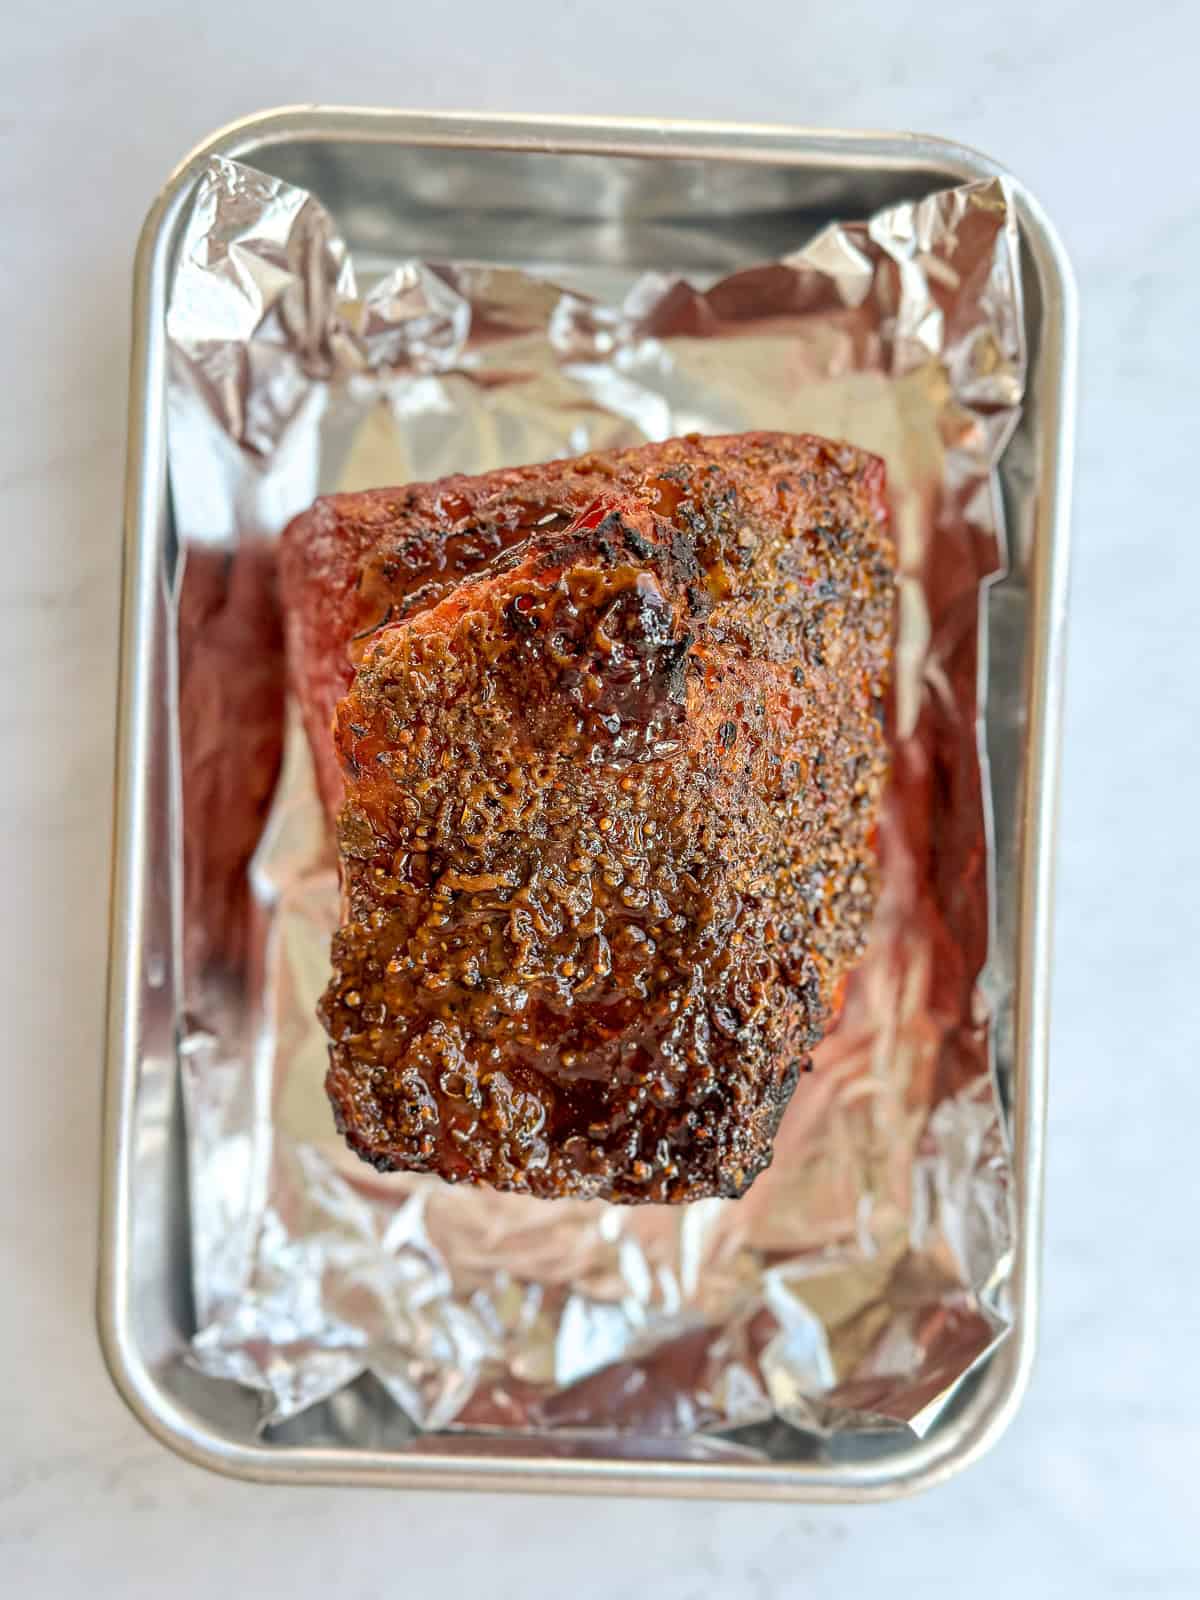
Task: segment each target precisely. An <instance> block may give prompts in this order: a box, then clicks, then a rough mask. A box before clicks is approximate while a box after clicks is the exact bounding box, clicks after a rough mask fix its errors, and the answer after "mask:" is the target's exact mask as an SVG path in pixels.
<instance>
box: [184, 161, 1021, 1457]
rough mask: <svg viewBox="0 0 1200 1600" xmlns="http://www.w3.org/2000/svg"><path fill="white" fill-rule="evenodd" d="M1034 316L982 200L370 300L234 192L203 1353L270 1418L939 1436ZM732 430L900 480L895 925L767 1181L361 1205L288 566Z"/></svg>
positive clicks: (787, 1126)
mask: <svg viewBox="0 0 1200 1600" xmlns="http://www.w3.org/2000/svg"><path fill="white" fill-rule="evenodd" d="M601 283H602V284H603V286H604V288H603V292H598V288H597V286H598V285H599V284H601ZM1022 329H1023V322H1022V316H1021V306H1020V275H1019V265H1018V246H1017V233H1016V225H1015V221H1014V217H1013V214H1012V210H1011V207H1010V203H1009V198H1008V195H1007V193H1006V191H1005V188H1004V185H1003V184H1002V183H1000V182H993V183H983V184H975V185H969V186H965V187H962V188H958V189H953V190H949V191H945V192H942V193H938V194H933V195H931V196H929V197H928V198H927V199H925V200H922V201H921V202H920V203H918V204H910V205H902V206H897V207H894V208H892V209H889V210H886V211H883V212H880V213H879V214H878V215H876V216H875V217H873V218H872V219H870V220H869V221H867V222H854V223H848V224H845V225H835V226H829V227H826V228H824V229H823V230H822V231H821V232H820V233H819V234H818V235H817V236H816V237H815V238H812V239H810V240H808V241H807V242H805V241H803V240H798V241H797V249H796V251H795V253H794V254H790V255H788V256H786V257H784V258H783V259H780V260H775V261H768V262H764V263H762V264H761V265H757V266H753V267H750V268H747V269H744V270H741V271H737V272H735V273H733V274H732V275H730V276H727V277H724V278H722V279H721V280H719V281H716V282H695V281H692V282H689V281H685V280H684V279H683V278H681V277H677V276H671V275H669V274H663V273H657V272H656V273H647V274H642V275H640V276H635V275H633V274H630V276H629V278H628V281H625V282H621V283H619V284H617V285H616V286H615V288H614V274H613V270H612V268H611V267H608V268H606V269H605V271H604V273H603V275H602V276H600V275H589V274H588V273H587V272H586V271H575V272H572V273H569V274H561V273H560V274H559V275H558V277H557V280H556V281H554V282H550V281H548V280H547V279H546V278H545V277H542V276H539V275H538V274H537V273H535V272H532V271H527V270H522V269H521V267H520V266H519V265H513V266H508V267H501V266H496V265H485V264H480V263H473V262H469V261H449V262H447V261H443V262H424V261H415V260H414V261H401V262H397V263H395V264H394V265H392V266H390V267H389V268H388V269H386V270H383V271H374V272H372V273H371V274H370V276H369V277H367V276H366V275H363V277H362V278H361V280H360V279H356V275H355V272H354V269H353V265H352V263H351V261H350V259H349V254H348V252H347V249H346V247H345V245H344V244H343V243H342V241H341V240H340V239H339V238H338V237H337V234H336V230H335V228H334V226H333V224H332V222H331V221H330V218H329V217H328V215H327V214H326V213H325V211H324V210H323V209H322V207H321V206H320V204H319V203H318V201H317V200H316V199H315V198H314V197H312V196H310V195H308V194H306V193H304V192H302V191H299V190H296V189H294V188H291V187H289V186H288V185H286V184H284V183H282V182H280V181H278V180H276V179H274V178H269V177H267V176H265V175H263V174H261V173H257V172H255V171H252V170H250V169H248V168H245V167H241V166H238V165H237V164H235V163H233V162H229V161H225V160H216V161H214V162H212V164H211V166H210V168H209V169H208V171H207V173H206V175H205V177H204V179H203V181H202V183H201V185H200V189H199V194H198V198H197V200H196V204H195V209H194V213H193V216H192V219H191V223H190V227H189V229H188V232H187V236H186V239H185V242H184V246H183V249H182V250H181V253H180V257H179V260H178V263H177V268H176V272H175V278H174V284H173V290H172V294H171V298H170V309H169V315H168V336H169V343H170V348H171V357H172V366H171V380H170V444H169V470H170V480H171V490H172V498H173V505H174V511H175V521H176V528H177V533H178V540H179V548H180V552H181V557H182V559H181V563H180V572H179V574H177V576H176V581H175V588H174V594H175V605H176V615H177V617H178V624H179V626H178V659H177V663H176V674H175V676H176V683H175V686H174V692H175V695H176V703H177V707H178V717H177V725H178V730H179V750H178V766H177V771H178V776H179V784H178V790H179V806H180V821H181V827H180V829H179V835H178V836H179V840H180V853H181V867H182V871H181V874H180V876H179V879H178V887H179V890H180V892H179V896H178V899H179V904H180V906H181V917H180V919H179V921H180V925H179V952H178V953H179V959H180V961H181V962H182V963H183V967H184V971H185V974H186V993H187V1007H186V1011H185V1013H184V1014H183V1015H182V1016H181V1018H180V1022H179V1037H180V1069H181V1073H182V1076H183V1082H184V1089H185V1105H186V1111H187V1125H188V1126H187V1136H188V1144H189V1155H190V1195H191V1224H192V1255H193V1271H194V1290H195V1307H196V1322H197V1332H196V1334H195V1337H194V1339H193V1343H192V1354H191V1358H192V1360H193V1361H194V1362H195V1363H196V1364H197V1365H198V1366H199V1367H200V1368H201V1369H203V1371H205V1372H206V1373H209V1374H214V1375H218V1376H221V1377H225V1378H228V1379H230V1380H232V1381H235V1382H238V1383H241V1384H244V1385H248V1386H251V1387H252V1388H254V1389H257V1390H259V1391H260V1392H261V1395H262V1401H263V1404H262V1419H263V1423H264V1426H269V1425H276V1424H279V1423H281V1422H283V1421H285V1420H286V1419H289V1418H293V1417H296V1416H298V1415H299V1414H300V1413H302V1412H304V1411H305V1410H306V1408H309V1407H313V1406H315V1405H317V1404H318V1402H321V1401H328V1400H330V1398H331V1397H333V1396H336V1395H339V1394H341V1392H342V1391H345V1390H347V1389H348V1388H350V1387H351V1386H354V1389H355V1392H357V1393H358V1395H359V1396H360V1398H361V1396H363V1395H366V1396H367V1398H366V1400H365V1401H364V1402H363V1403H364V1404H365V1405H366V1406H367V1407H368V1409H371V1408H374V1409H375V1410H378V1408H380V1407H387V1406H394V1407H398V1408H400V1411H401V1412H402V1413H403V1416H404V1418H405V1419H407V1425H408V1426H409V1427H410V1428H411V1429H415V1430H421V1431H436V1430H471V1431H476V1432H486V1431H489V1430H503V1431H505V1432H508V1433H525V1434H530V1433H533V1434H538V1435H541V1436H545V1435H548V1434H554V1433H566V1434H570V1435H572V1436H578V1435H583V1436H586V1435H588V1434H596V1433H600V1434H604V1435H606V1436H613V1435H617V1436H620V1438H621V1439H622V1440H624V1441H625V1447H627V1448H629V1449H631V1450H632V1449H638V1450H644V1449H646V1448H652V1449H656V1448H663V1449H667V1448H670V1447H671V1446H670V1441H674V1442H675V1447H676V1448H688V1449H692V1450H703V1449H705V1448H712V1449H718V1450H719V1449H737V1450H739V1451H748V1452H750V1453H751V1454H758V1455H770V1454H776V1453H779V1452H781V1451H784V1450H786V1449H787V1448H789V1447H788V1446H787V1445H786V1442H785V1443H781V1439H784V1440H786V1437H787V1436H788V1435H789V1433H790V1430H795V1429H800V1430H804V1431H807V1432H809V1433H817V1434H831V1433H842V1432H846V1431H854V1430H863V1429H870V1430H877V1429H879V1428H908V1429H912V1430H914V1431H916V1432H918V1433H919V1432H923V1431H924V1430H925V1429H926V1428H927V1427H928V1426H929V1424H930V1423H931V1422H932V1420H933V1419H934V1417H935V1416H936V1415H937V1414H938V1412H939V1411H940V1409H941V1408H942V1407H943V1406H944V1405H945V1404H946V1403H947V1401H948V1399H949V1398H950V1396H951V1395H952V1394H953V1392H954V1390H955V1388H956V1387H957V1385H958V1384H959V1383H960V1382H961V1381H962V1379H963V1378H964V1376H965V1375H966V1374H967V1373H968V1372H969V1371H970V1370H971V1369H972V1367H973V1366H975V1365H976V1364H977V1363H978V1362H979V1361H980V1360H981V1359H982V1358H983V1357H984V1356H985V1355H986V1354H987V1352H988V1351H989V1350H990V1349H992V1348H993V1346H994V1345H995V1344H996V1342H997V1341H998V1340H999V1339H1000V1338H1002V1337H1003V1336H1004V1334H1005V1332H1006V1330H1007V1327H1008V1308H1007V1299H1006V1283H1007V1279H1008V1275H1009V1270H1010V1265H1011V1256H1012V1246H1013V1223H1012V1207H1011V1197H1010V1181H1011V1174H1010V1164H1009V1156H1008V1149H1007V1143H1006V1130H1005V1123H1004V1117H1003V1112H1002V1107H1001V1096H1000V1093H999V1092H998V1091H999V1089H1001V1088H1002V1087H1003V1086H998V1085H997V1084H996V1082H995V1081H994V1073H993V1067H992V1056H991V1032H992V1029H993V1027H994V1023H995V1019H996V1016H997V1015H998V1014H999V1013H1000V1012H1001V1011H1002V1009H1003V1006H1004V1004H1005V1000H1006V996H1007V995H1008V993H1009V991H1010V988H1011V983H1010V975H1009V974H1007V973H1006V972H1004V971H1002V970H1000V969H999V966H998V963H997V960H996V959H995V957H993V959H992V961H991V962H990V963H989V960H988V956H989V928H990V912H989V906H990V898H991V896H990V882H989V879H990V873H991V869H992V860H993V855H992V850H991V846H990V839H989V832H988V821H987V819H988V792H989V791H988V776H987V770H986V763H985V760H984V758H983V754H982V741H981V727H982V720H981V719H982V713H983V710H984V708H983V707H982V706H981V705H980V704H979V703H978V694H979V687H978V686H979V684H980V682H981V678H982V675H981V673H980V670H979V666H980V660H981V650H982V649H983V648H984V637H983V632H982V624H981V617H982V615H983V608H982V606H981V600H982V598H983V595H984V591H985V588H986V586H987V584H988V582H989V580H991V579H993V578H994V577H995V576H996V575H997V574H998V573H1000V572H1001V571H1002V570H1003V534H1002V526H1001V509H1000V505H999V499H998V492H997V486H996V480H995V477H994V469H995V467H996V463H997V460H998V458H999V454H1000V452H1001V450H1002V449H1003V447H1004V444H1005V443H1006V441H1007V439H1008V437H1009V435H1010V433H1011V431H1012V429H1013V427H1014V426H1015V423H1016V419H1017V415H1018V411H1019V407H1020V405H1021V399H1022V390H1023V384H1024V375H1025V351H1024V347H1023V333H1022ZM751 428H780V429H787V430H795V431H803V430H812V431H816V432H821V433H826V434H832V435H835V436H842V437H845V438H848V439H850V440H852V441H853V442H854V443H856V444H858V445H862V446H865V447H866V448H868V449H871V450H875V451H877V452H878V453H879V454H881V455H882V456H883V457H884V458H885V460H886V462H887V466H888V477H889V485H890V498H891V504H892V509H893V516H894V529H895V535H896V540H897V545H898V550H899V558H900V569H901V577H900V602H899V608H898V612H899V615H898V636H897V652H896V672H895V685H894V694H893V706H892V717H891V724H892V740H893V749H894V760H893V774H892V779H891V784H890V788H889V792H888V796H887V801H886V806H885V813H884V816H883V820H882V825H881V858H882V867H883V874H882V878H883V889H882V896H881V900H880V904H879V907H878V912H877V916H876V919H875V924H874V927H873V931H872V937H871V941H870V946H869V950H868V953H867V956H866V958H865V960H864V961H863V963H862V965H861V967H860V968H859V970H858V971H857V973H856V974H855V975H854V977H853V979H852V981H851V984H850V988H849V992H848V996H847V1001H846V1008H845V1012H844V1016H843V1019H842V1021H841V1023H840V1025H839V1026H838V1028H837V1030H836V1032H835V1034H834V1035H833V1036H832V1037H831V1038H830V1039H828V1040H827V1041H826V1042H825V1043H824V1044H823V1045H822V1046H821V1048H820V1050H819V1052H818V1055H817V1061H816V1070H815V1072H814V1073H813V1074H812V1075H810V1076H807V1077H805V1078H804V1079H802V1081H801V1084H800V1087H799V1089H798V1091H797V1093H796V1096H795V1099H794V1101H793V1103H792V1106H791V1107H790V1109H789V1111H788V1113H787V1115H786V1117H785V1120H784V1123H783V1126H782V1128H781V1130H780V1133H779V1137H778V1140H777V1145H776V1155H775V1161H774V1164H773V1166H772V1167H771V1168H770V1170H769V1171H768V1172H767V1173H765V1174H764V1175H763V1176H762V1177H761V1178H759V1180H758V1181H757V1183H756V1184H755V1185H754V1187H753V1188H752V1189H751V1191H750V1192H749V1194H748V1195H747V1196H745V1197H744V1198H742V1199H741V1200H738V1201H720V1200H707V1201H701V1202H699V1203H696V1204H693V1205H690V1206H684V1207H653V1206H652V1207H639V1208H624V1207H611V1206H608V1205H605V1204H603V1203H601V1202H572V1201H552V1202H546V1201H538V1200H531V1199H528V1198H525V1197H521V1196H505V1195H498V1194H495V1193H492V1192H490V1191H487V1190H471V1189H465V1188H462V1187H456V1188H452V1187H449V1186H447V1185H444V1184H442V1183H441V1182H440V1181H439V1180H437V1179H435V1178H428V1177H422V1176H416V1175H403V1174H400V1175H391V1176H380V1175H379V1174H377V1173H375V1172H373V1171H372V1170H371V1169H370V1168H368V1167H366V1166H364V1165H362V1164H360V1163H358V1162H357V1161H356V1160H355V1159H354V1158H353V1157H352V1156H350V1155H349V1154H348V1153H347V1152H346V1151H345V1149H344V1148H343V1147H342V1145H341V1142H340V1140H339V1139H338V1138H337V1136H336V1135H335V1133H334V1131H333V1127H332V1120H331V1116H330V1113H329V1110H328V1107H327V1105H326V1102H325V1098H324V1094H323V1090H322V1078H323V1074H324V1067H325V1043H324V1037H323V1035H322V1033H321V1030H320V1028H319V1026H318V1024H317V1022H316V1020H315V1017H314V1005H315V1003H316V999H317V996H318V994H319V993H320V991H321V989H322V988H323V986H324V983H325V980H326V976H327V963H328V940H329V936H330V933H331V931H332V929H333V927H334V924H335V921H336V914H337V882H336V867H335V864H334V861H333V858H332V855H331V851H330V845H329V841H328V839H327V837H326V833H325V829H324V824H323V820H322V817H321V813H320V809H319V807H318V804H317V801H316V797H315V791H314V787H313V778H312V771H311V764H310V760H309V756H308V752H307V749H306V747H305V743H304V739H303V735H302V733H301V732H300V729H299V724H298V719H297V718H296V716H295V715H294V713H293V711H292V710H291V709H290V708H289V707H287V706H286V704H285V690H284V677H283V663H282V652H281V645H280V630H279V618H278V611H277V599H276V594H275V575H274V561H273V540H274V538H275V537H276V536H277V534H278V532H279V529H280V528H281V526H282V525H283V523H284V522H285V521H286V519H287V518H288V517H289V516H290V515H292V514H293V513H294V512H296V511H298V510H300V509H302V508H303V507H304V506H305V505H306V504H308V503H309V501H310V500H311V498H312V497H313V495H314V494H315V493H316V492H324V491H328V490H332V489H336V488H360V487H365V486H369V485H376V484H384V483H402V482H404V481H405V480H415V479H425V478H431V477H436V476H438V475H440V474H442V473H446V472H450V471H466V472H475V471H483V470H487V469H489V468H492V467H496V466H501V465H505V464H513V463H517V462H525V461H536V460H544V459H549V458H551V457H554V456H560V455H572V454H577V453H579V452H581V451H583V450H585V449H591V448H600V447H609V446H617V445H625V444H634V443H638V442H641V441H643V440H649V439H662V438H668V437H670V436H672V435H674V434H679V433H684V432H688V431H698V432H701V433H705V432H708V433H717V432H721V433H724V432H737V431H741V430H743V429H751ZM367 1375H369V1377H368V1376H367ZM364 1386H365V1387H364ZM791 1437H792V1438H794V1434H792V1435H791Z"/></svg>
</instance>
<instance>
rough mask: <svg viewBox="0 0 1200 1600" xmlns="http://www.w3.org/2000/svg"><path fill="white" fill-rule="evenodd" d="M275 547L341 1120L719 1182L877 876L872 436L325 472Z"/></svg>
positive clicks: (374, 1139)
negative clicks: (355, 489) (349, 475)
mask: <svg viewBox="0 0 1200 1600" xmlns="http://www.w3.org/2000/svg"><path fill="white" fill-rule="evenodd" d="M283 578H284V594H285V604H286V606H287V611H288V628H289V636H290V647H291V656H292V670H293V677H294V681H295V683H296V685H297V688H298V690H299V693H300V697H301V701H302V704H303V707H304V712H305V718H306V722H307V726H308V729H309V733H310V736H311V738H312V742H313V747H314V753H315V756H316V760H317V764H318V770H319V773H320V778H321V788H322V793H323V795H324V798H325V801H326V804H327V805H328V806H329V807H330V809H331V811H333V810H336V809H338V808H339V806H340V810H338V818H337V837H338V848H339V854H340V860H341V867H342V879H343V895H344V925H343V926H342V927H341V928H340V929H339V931H338V933H337V934H336V936H335V938H334V942H333V977H332V979H331V982H330V984H329V987H328V989H327V991H326V993H325V997H324V999H323V1001H322V1004H321V1015H322V1017H323V1020H324V1022H325V1025H326V1028H327V1029H328V1032H329V1035H330V1039H331V1041H332V1043H331V1061H330V1069H329V1074H328V1079H327V1088H328V1091H329V1095H330V1098H331V1100H332V1102H333V1106H334V1110H335V1114H336V1117H337V1121H338V1125H339V1127H340V1128H341V1129H342V1131H343V1132H344V1134H345V1136H346V1138H347V1140H348V1142H349V1143H350V1145H351V1146H352V1148H353V1149H354V1150H356V1151H357V1152H358V1154H359V1155H361V1156H362V1157H364V1158H365V1159H366V1160H368V1161H370V1162H372V1163H374V1164H375V1165H376V1166H378V1167H380V1168H383V1169H394V1168H407V1169H411V1170H419V1171H428V1172H436V1173H440V1174H441V1176H442V1177H444V1178H447V1179H449V1180H451V1181H457V1180H467V1181H474V1182H486V1183H490V1184H493V1185H495V1186H496V1187H498V1188H502V1189H514V1190H522V1191H525V1192H528V1193H532V1194H537V1195H544V1196H559V1195H584V1196H600V1197H603V1198H606V1199H610V1200H620V1201H647V1200H657V1201H683V1200H692V1199H698V1198H701V1197H703V1196H707V1195H727V1196H731V1195H738V1194H741V1193H742V1192H743V1191H744V1190H745V1189H746V1187H747V1186H748V1185H749V1184H750V1182H751V1181H752V1180H753V1178H754V1177H755V1175H756V1174H757V1173H758V1172H760V1171H761V1170H762V1169H763V1168H764V1167H765V1166H766V1165H767V1164H768V1162H769V1161H770V1157H771V1142H772V1139H773V1136H774V1132H775V1129H776V1127H777V1125H778V1122H779V1119H780V1116H781V1115H782V1112H783V1110H784V1107H785V1106H786V1104H787V1101H788V1099H789V1097H790V1095H791V1093H792V1090H793V1088H794V1087H795V1084H796V1081H797V1077H798V1074H799V1073H800V1072H801V1070H803V1069H804V1068H805V1067H806V1066H807V1064H808V1060H809V1057H810V1055H811V1052H812V1050H813V1048H814V1046H815V1045H816V1044H817V1042H818V1040H819V1039H820V1038H821V1036H822V1033H823V1031H824V1029H825V1028H826V1027H827V1025H828V1023H829V1021H830V1019H831V1017H832V1016H833V1015H834V1014H835V1012H836V1008H837V1003H838V998H837V997H838V993H839V989H840V985H841V982H842V979H843V978H844V976H845V974H846V973H847V971H848V970H849V968H850V967H851V965H852V964H853V963H854V961H855V960H856V958H857V957H858V956H859V954H860V953H861V951H862V948H863V943H864V938H865V933H866V927H867V923H868V920H869V918H870V914H871V910H872V905H873V900H874V877H875V864H874V853H873V839H874V831H875V818H876V812H877V809H878V801H879V795H880V790H881V786H882V783H883V780H884V776H885V770H886V749H885V744H884V735H883V721H882V709H883V699H884V694H885V689H886V680H887V674H888V665H889V653H890V643H891V619H892V605H893V591H894V575H893V554H892V549H891V545H890V542H889V539H888V535H887V527H886V514H885V509H884V500H883V468H882V464H881V463H880V462H879V461H878V460H877V459H876V458H874V457H872V456H868V455H866V454H864V453H862V452H861V451H858V450H856V449H853V448H852V447H850V446H847V445H841V444H831V443H828V442H826V441H824V440H820V439H815V438H808V437H792V436H787V435H778V434H747V435H742V436H738V437H732V438H720V439H701V438H696V437H689V438H686V439H677V440H672V441H669V442H668V443H666V444H660V445H648V446H644V447H642V448H639V449H636V450H629V451H623V452H617V453H611V454H606V455H593V456H585V457H582V458H580V459H579V460H577V461H571V462H556V463H552V464H550V465H548V466H541V467H528V468H521V469H516V470H512V471H506V472H498V473H492V474H488V475H486V476H484V477H480V478H476V479H466V478H451V479H446V480H443V481H442V482H440V483H435V484H428V485H422V486H419V487H410V488H407V489H403V490H379V491H373V492H371V493H369V494H365V495H349V496H338V497H334V498H332V499H329V500H324V501H321V502H319V503H318V504H317V506H316V507H314V508H313V510H312V511H310V512H308V513H306V514H305V515H304V516H303V517H301V518H299V519H297V521H296V522H294V523H293V524H292V526H291V527H290V528H289V529H288V532H287V535H286V537H285V544H284V564H283ZM331 720H332V723H333V736H332V738H331V737H330V732H329V728H330V722H331Z"/></svg>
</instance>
